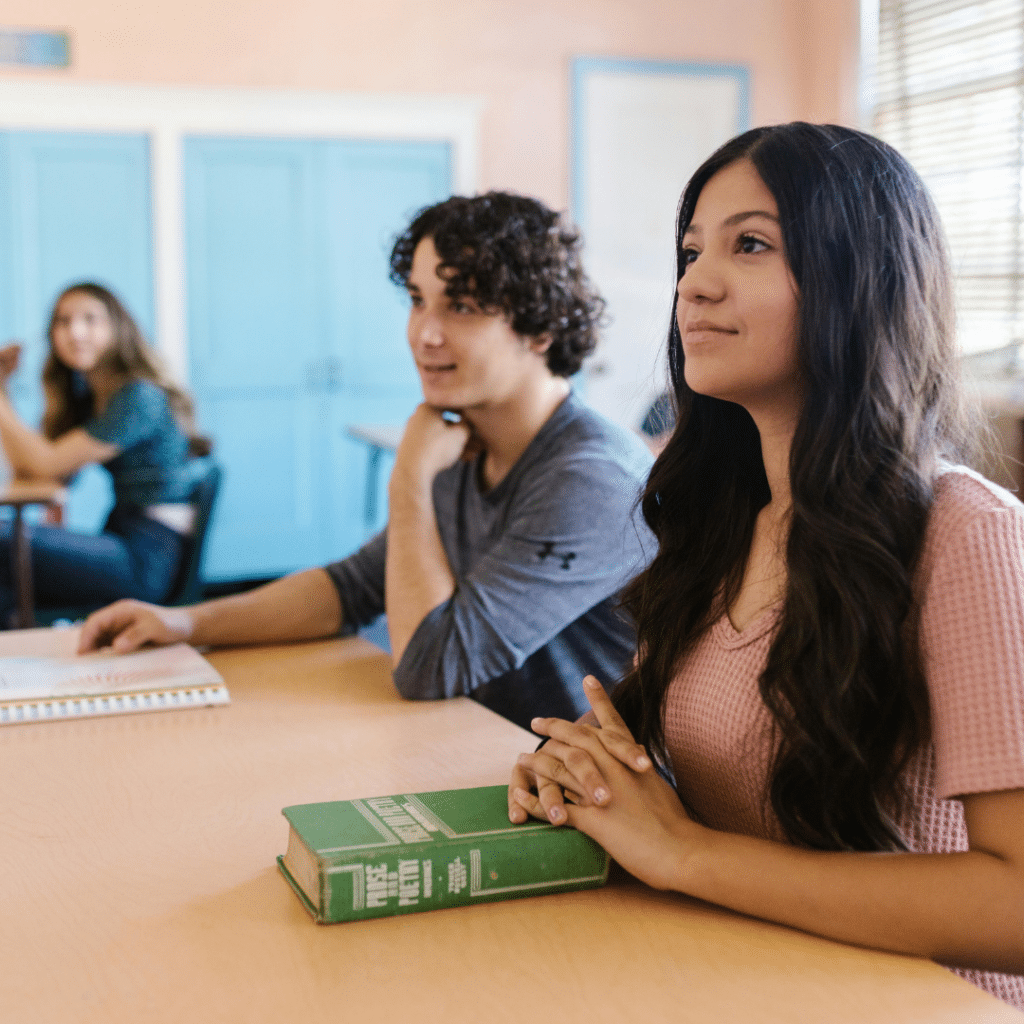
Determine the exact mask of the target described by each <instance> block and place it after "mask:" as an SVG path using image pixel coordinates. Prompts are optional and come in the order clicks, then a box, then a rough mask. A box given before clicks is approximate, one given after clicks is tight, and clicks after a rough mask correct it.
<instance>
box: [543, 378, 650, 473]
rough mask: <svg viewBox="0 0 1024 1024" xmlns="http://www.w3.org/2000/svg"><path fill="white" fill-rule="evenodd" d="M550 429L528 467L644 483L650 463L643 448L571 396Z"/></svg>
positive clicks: (629, 432) (625, 430)
mask: <svg viewBox="0 0 1024 1024" xmlns="http://www.w3.org/2000/svg"><path fill="white" fill-rule="evenodd" d="M559 412H560V413H561V415H560V416H559V417H558V421H557V422H555V423H553V424H552V427H553V428H554V429H551V430H550V431H548V432H547V434H546V436H545V437H544V441H545V443H544V444H543V445H542V446H539V447H540V450H539V451H538V452H537V453H536V457H535V459H534V460H533V462H534V465H533V466H531V470H532V471H533V472H537V473H541V474H544V475H547V474H549V473H559V472H563V471H565V470H571V471H575V472H584V473H586V472H587V470H588V468H589V469H592V470H593V471H594V472H598V473H600V472H611V471H617V472H618V473H622V474H625V475H627V476H630V477H634V478H636V479H637V480H643V479H646V477H647V474H648V472H649V471H650V468H651V463H652V462H653V456H652V455H651V452H650V450H649V449H648V447H647V445H645V444H644V442H643V440H642V439H641V438H640V437H639V436H638V435H637V434H636V433H635V431H632V430H629V429H628V428H626V427H623V426H621V425H619V424H618V423H614V422H612V420H610V419H608V418H607V417H606V416H603V415H602V414H601V413H599V412H598V411H597V410H596V409H593V408H591V407H590V406H588V405H587V404H586V403H585V402H583V400H582V399H580V398H579V397H578V396H576V395H575V394H573V395H570V396H569V398H568V399H566V407H565V408H564V409H561V410H559Z"/></svg>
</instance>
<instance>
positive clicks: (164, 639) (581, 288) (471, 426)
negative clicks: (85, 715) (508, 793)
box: [80, 192, 655, 727]
mask: <svg viewBox="0 0 1024 1024" xmlns="http://www.w3.org/2000/svg"><path fill="white" fill-rule="evenodd" d="M579 250H580V241H579V236H578V235H577V234H576V233H575V232H573V231H571V230H569V229H568V228H566V227H565V226H563V225H562V224H561V223H560V220H559V217H558V215H557V214H555V213H553V212H552V211H551V210H549V209H547V207H545V206H544V205H543V204H541V203H539V202H538V201H536V200H534V199H528V198H525V197H522V196H516V195H511V194H507V193H500V192H491V193H488V194H486V195H482V196H477V197H475V198H471V199H467V198H462V197H454V198H452V199H449V200H447V201H446V202H443V203H440V204H438V205H436V206H431V207H427V208H426V209H424V210H422V211H420V213H419V214H418V215H417V216H416V217H415V219H414V220H413V222H412V223H411V224H410V225H409V227H408V228H407V229H406V231H405V232H404V234H402V236H401V237H400V238H399V239H398V241H397V242H396V243H395V247H394V250H393V252H392V254H391V278H392V280H393V281H394V282H395V283H396V284H398V285H400V286H403V287H405V289H406V290H407V291H408V294H409V298H410V302H411V309H410V311H409V325H408V338H409V346H410V348H411V350H412V354H413V358H414V359H415V360H416V365H417V368H418V369H419V374H420V381H421V383H422V386H423V398H424V401H423V404H422V405H420V406H419V407H418V408H417V409H416V411H415V412H414V413H413V415H412V416H411V417H410V419H409V422H408V423H407V424H406V427H405V432H404V434H403V437H402V441H401V443H400V445H399V448H398V452H397V454H396V457H395V466H394V470H393V471H392V474H391V480H390V484H389V491H388V494H389V521H388V526H387V529H386V530H385V531H384V532H382V533H381V534H379V535H378V536H376V537H374V538H373V539H372V540H370V541H369V542H368V543H367V544H366V545H364V546H363V547H362V548H360V549H359V550H358V551H356V552H355V553H354V554H353V555H350V556H349V557H348V558H346V559H343V560H342V561H340V562H335V563H333V564H331V565H328V566H326V567H325V568H322V569H310V570H307V571H305V572H300V573H296V574H295V575H292V576H288V577H285V578H284V579H281V580H277V581H276V582H273V583H269V584H267V585H266V586H263V587H260V588H259V589H257V590H253V591H249V592H248V593H245V594H241V595H237V596H232V597H226V598H221V599H219V600H215V601H207V602H205V603H203V604H199V605H195V606H193V607H190V608H157V607H154V606H152V605H145V604H140V603H138V602H135V601H120V602H118V603H117V604H113V605H110V606H109V607H107V608H104V609H102V610H100V611H98V612H96V613H94V614H93V615H91V616H90V617H89V618H88V620H87V621H86V623H85V626H84V628H83V630H82V638H81V644H80V649H81V650H82V651H88V650H92V649H94V648H96V647H99V646H100V645H101V644H107V643H112V644H113V647H114V649H115V650H118V651H130V650H134V649H135V648H137V647H139V646H141V645H143V644H146V643H157V644H163V643H172V642H175V641H178V640H188V641H190V642H191V643H194V644H197V645H206V644H216V645H223V644H244V643H270V642H274V641H285V640H300V639H312V638H315V637H324V636H330V635H333V634H336V633H337V632H338V631H339V629H343V630H346V631H352V630H354V629H355V628H356V627H358V626H360V625H364V624H367V623H369V622H372V621H373V620H374V619H375V618H376V617H377V616H379V615H380V614H381V613H382V612H384V611H385V610H386V612H387V624H388V631H389V633H390V637H391V648H392V657H393V661H394V679H395V684H396V685H397V687H398V689H399V691H400V692H401V693H402V694H403V696H405V697H408V698H412V699H432V698H440V697H454V696H457V695H460V694H468V695H470V696H472V697H474V698H476V699H477V700H479V701H480V702H481V703H482V704H485V705H486V706H488V707H490V708H491V709H493V710H494V711H497V712H498V713H499V714H502V715H505V716H506V717H507V718H510V719H512V720H513V721H515V722H517V723H519V724H521V725H524V726H527V727H528V726H529V722H530V719H531V718H533V717H534V716H537V715H542V716H555V715H557V716H560V717H563V718H575V717H578V716H579V715H580V714H582V713H583V712H584V711H586V709H587V708H588V707H589V704H588V702H587V700H586V698H585V696H584V692H583V686H582V679H583V676H584V675H586V674H587V673H592V674H594V675H596V676H597V677H598V678H599V679H602V680H603V681H604V682H605V683H607V684H611V683H613V682H615V681H616V680H617V679H618V677H619V676H620V674H621V673H622V670H623V668H624V667H625V666H626V665H627V663H628V662H629V661H630V659H631V658H632V655H633V647H634V636H633V630H632V626H631V625H630V624H629V623H628V622H627V621H626V620H625V619H624V618H623V617H622V615H621V613H620V612H619V611H618V609H617V601H616V595H617V594H618V592H619V590H620V589H621V588H622V586H623V585H624V584H625V583H626V581H627V580H629V579H630V578H631V577H632V576H634V575H636V574H637V572H638V571H639V570H640V569H641V568H643V566H644V564H645V562H646V560H647V559H649V558H650V557H651V556H652V555H653V553H654V549H655V544H654V541H653V538H652V537H651V536H650V535H649V534H648V533H647V531H646V527H645V526H644V525H643V523H642V518H641V517H640V515H639V513H638V510H637V508H636V501H637V496H638V493H639V489H640V486H641V484H642V482H643V480H644V478H645V476H646V474H647V471H648V468H649V465H650V461H651V458H650V455H649V453H648V451H647V449H646V448H645V446H644V445H643V443H642V442H641V441H640V440H639V439H638V438H636V437H635V436H634V435H633V434H631V433H630V432H629V431H626V430H623V429H621V428H619V427H617V426H615V425H613V424H611V423H609V422H608V421H606V420H604V419H603V418H602V417H600V416H599V415H597V414H596V413H594V412H593V411H591V410H590V409H588V408H587V407H586V406H584V405H583V404H582V403H581V402H580V401H579V399H577V398H576V397H575V395H573V394H572V393H571V390H570V387H569V383H568V380H567V378H568V377H569V376H570V375H572V374H573V373H575V372H576V371H577V370H578V369H579V368H580V365H581V363H582V362H583V359H584V358H585V356H587V355H588V354H589V353H590V352H591V351H592V350H593V348H594V345H595V344H596V340H597V326H598V322H599V320H600V318H601V314H602V311H603V308H604V303H603V301H602V300H601V298H600V297H599V296H598V295H597V294H596V293H595V292H594V291H593V290H592V289H591V287H590V285H589V282H588V281H587V278H586V275H585V274H584V272H583V268H582V265H581V262H580V252H579ZM442 412H444V413H445V414H446V415H444V416H443V415H442ZM452 413H455V414H457V416H455V417H453V416H452V415H451V414H452ZM452 419H457V420H458V422H451V420H452Z"/></svg>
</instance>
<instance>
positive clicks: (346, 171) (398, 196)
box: [326, 142, 451, 557]
mask: <svg viewBox="0 0 1024 1024" xmlns="http://www.w3.org/2000/svg"><path fill="white" fill-rule="evenodd" d="M326 171H327V181H328V188H327V220H326V229H327V235H328V249H329V251H330V252H331V254H332V261H333V267H332V272H331V278H330V282H329V284H328V294H329V297H330V301H329V307H328V308H329V311H330V319H329V331H330V338H331V345H332V351H333V352H334V353H335V354H336V356H337V358H338V360H339V363H340V374H339V382H338V383H339V386H338V390H337V393H336V397H335V401H333V402H332V403H331V421H330V424H329V430H328V438H329V440H330V443H331V459H330V481H331V485H332V487H333V492H334V493H333V507H334V508H335V510H336V514H335V515H334V517H333V519H332V523H333V527H334V530H333V536H332V538H331V548H330V555H331V557H340V556H341V555H344V554H347V553H348V552H349V551H352V550H354V549H355V548H356V547H358V546H359V544H360V543H362V541H363V540H365V538H366V532H367V529H366V524H365V520H364V515H363V512H364V496H365V479H366V466H367V461H368V450H367V448H366V446H365V445H363V444H361V443H359V442H357V441H354V440H352V438H350V437H349V436H348V434H347V433H346V430H345V428H346V426H347V425H348V424H350V423H400V422H404V421H405V420H406V419H407V418H408V417H409V415H410V414H411V413H412V410H413V409H414V408H415V407H416V404H417V403H418V402H419V401H420V399H421V397H422V396H421V392H420V384H419V377H418V375H417V373H416V365H415V363H414V362H413V359H412V355H411V354H410V352H409V346H408V343H407V341H406V332H405V326H406V320H407V318H408V298H407V297H406V295H405V294H404V293H403V292H401V290H400V289H398V288H396V287H395V286H394V285H393V284H392V283H391V281H390V280H389V277H388V273H389V270H390V266H389V257H390V255H391V248H392V246H393V245H394V241H395V236H396V235H397V234H398V233H399V232H400V231H401V230H402V229H403V228H405V226H406V225H407V224H408V222H409V220H410V218H411V216H412V214H414V213H415V212H416V211H417V210H419V209H420V208H421V207H423V206H426V205H427V204H429V203H432V202H436V201H437V200H439V199H443V198H445V197H446V196H447V195H448V194H449V193H450V191H451V167H450V151H449V147H448V145H447V143H398V142H333V143H330V144H329V146H328V147H327V166H326ZM391 461H392V460H391V459H390V458H387V459H385V460H384V464H383V465H382V466H381V467H380V472H379V475H378V483H379V484H380V486H381V488H382V490H383V488H384V484H385V482H386V480H387V477H388V475H389V473H390V465H391ZM376 508H377V513H378V514H377V522H376V523H375V524H374V528H378V529H379V528H380V527H382V526H383V525H384V522H385V521H386V517H387V502H386V500H384V494H383V493H382V494H381V496H380V498H379V500H378V501H377V502H376Z"/></svg>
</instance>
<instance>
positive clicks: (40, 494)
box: [0, 480, 67, 627]
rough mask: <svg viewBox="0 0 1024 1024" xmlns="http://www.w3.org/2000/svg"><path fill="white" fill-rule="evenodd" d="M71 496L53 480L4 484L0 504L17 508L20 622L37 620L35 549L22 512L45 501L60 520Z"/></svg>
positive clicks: (14, 531) (14, 549) (14, 536)
mask: <svg viewBox="0 0 1024 1024" xmlns="http://www.w3.org/2000/svg"><path fill="white" fill-rule="evenodd" d="M66 500H67V491H66V490H65V488H64V485H63V484H60V483H58V482H56V481H53V480H9V481H8V482H7V483H5V484H3V485H0V506H2V505H9V506H11V507H12V508H13V509H14V521H13V523H12V524H11V579H12V581H13V582H14V591H15V594H16V595H17V598H18V624H19V625H20V626H22V627H27V626H32V625H34V624H35V617H34V612H33V607H32V605H33V598H32V552H31V545H30V543H29V538H28V533H27V531H26V529H25V522H24V518H23V515H22V513H23V512H24V510H25V508H27V507H28V506H29V505H43V506H46V507H47V508H48V509H51V510H52V512H53V515H54V518H56V520H57V521H58V522H59V520H60V514H61V511H62V509H63V507H64V502H65V501H66Z"/></svg>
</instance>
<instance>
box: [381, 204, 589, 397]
mask: <svg viewBox="0 0 1024 1024" xmlns="http://www.w3.org/2000/svg"><path fill="white" fill-rule="evenodd" d="M424 238H431V239H433V242H434V248H435V249H436V250H437V254H438V256H439V257H440V260H441V263H440V266H439V268H438V269H439V270H441V269H443V270H444V279H445V281H446V282H447V286H446V287H445V294H447V295H448V296H450V297H451V298H453V299H458V298H462V297H464V296H468V297H470V298H472V299H473V300H474V301H475V302H476V303H477V304H478V305H479V306H480V308H481V309H482V310H483V311H484V312H487V313H503V314H504V315H505V316H506V317H508V321H509V324H510V326H511V327H512V330H513V331H515V332H516V334H521V335H523V336H524V337H527V338H539V337H543V336H550V338H551V345H550V346H549V348H548V349H547V352H546V358H547V365H548V369H549V370H550V371H551V372H552V373H553V374H555V375H556V376H559V377H569V376H571V375H572V374H574V373H576V371H577V370H579V368H580V366H581V365H582V364H583V360H584V359H585V358H586V357H587V356H588V355H590V353H591V352H593V351H594V347H595V346H596V345H597V332H598V327H599V326H600V325H601V321H602V317H603V314H604V307H605V302H604V299H602V298H601V296H600V295H599V294H598V293H597V291H596V290H595V289H594V287H593V286H592V285H591V283H590V281H589V280H588V278H587V275H586V273H585V272H584V270H583V263H582V260H581V258H580V250H581V248H582V243H581V240H580V235H579V232H578V231H576V230H574V229H573V228H572V227H570V226H568V225H566V224H565V223H563V221H562V218H561V216H560V215H559V214H557V213H555V212H554V211H553V210H549V209H548V207H546V206H545V205H544V204H543V203H542V202H540V201H539V200H537V199H531V198H530V197H528V196H520V195H515V194H514V193H511V192H486V193H484V194H483V195H479V196H472V197H467V196H452V197H451V198H450V199H446V200H445V201H444V202H443V203H436V204H435V205H433V206H425V207H424V208H423V209H422V210H420V211H419V213H417V214H416V216H415V217H414V218H413V220H412V223H410V225H409V226H408V227H407V228H406V229H405V231H403V232H402V234H401V235H399V236H398V238H397V239H396V241H395V245H394V248H393V249H392V251H391V280H392V281H393V282H394V283H395V284H396V285H399V286H400V287H402V288H405V287H407V286H408V284H409V274H410V273H411V272H412V257H413V253H414V252H415V251H416V246H417V245H419V244H420V242H421V241H422V240H423V239H424Z"/></svg>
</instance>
